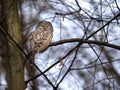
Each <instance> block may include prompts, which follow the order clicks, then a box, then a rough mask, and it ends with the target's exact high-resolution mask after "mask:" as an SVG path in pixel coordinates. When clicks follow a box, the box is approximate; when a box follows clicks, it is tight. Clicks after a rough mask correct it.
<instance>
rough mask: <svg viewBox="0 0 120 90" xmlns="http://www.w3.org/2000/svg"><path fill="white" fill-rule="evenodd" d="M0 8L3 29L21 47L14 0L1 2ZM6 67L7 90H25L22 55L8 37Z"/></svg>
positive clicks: (20, 33)
mask: <svg viewBox="0 0 120 90" xmlns="http://www.w3.org/2000/svg"><path fill="white" fill-rule="evenodd" d="M1 6H2V7H1V8H2V12H3V16H2V17H3V20H5V23H6V26H7V28H6V29H5V30H6V31H7V32H8V33H9V35H10V36H11V37H12V38H13V39H14V41H15V42H16V43H17V44H18V45H19V46H20V47H22V31H21V25H20V19H19V15H18V8H17V2H16V0H2V1H1ZM8 49H9V50H8V54H9V58H8V65H9V72H10V85H8V86H10V88H9V90H25V82H24V66H23V60H22V53H21V51H20V50H19V48H18V47H17V46H16V45H15V43H14V42H13V41H12V40H11V39H10V38H9V37H8Z"/></svg>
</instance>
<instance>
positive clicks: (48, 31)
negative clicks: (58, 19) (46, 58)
mask: <svg viewBox="0 0 120 90" xmlns="http://www.w3.org/2000/svg"><path fill="white" fill-rule="evenodd" d="M52 37H53V26H52V24H51V23H50V22H48V21H41V22H40V23H39V24H38V25H37V26H36V29H35V31H33V32H32V33H31V34H30V37H29V41H30V52H31V53H32V54H33V55H34V54H35V53H37V52H40V53H41V52H43V51H45V50H46V49H47V48H48V46H49V44H50V43H51V41H52Z"/></svg>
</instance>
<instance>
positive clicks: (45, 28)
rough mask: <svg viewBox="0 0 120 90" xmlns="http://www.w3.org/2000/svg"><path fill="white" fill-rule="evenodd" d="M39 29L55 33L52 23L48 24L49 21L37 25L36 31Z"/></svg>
mask: <svg viewBox="0 0 120 90" xmlns="http://www.w3.org/2000/svg"><path fill="white" fill-rule="evenodd" d="M39 27H42V28H44V30H52V31H53V26H52V24H51V23H50V22H48V21H41V22H40V23H39V24H38V25H37V27H36V29H37V28H39Z"/></svg>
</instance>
